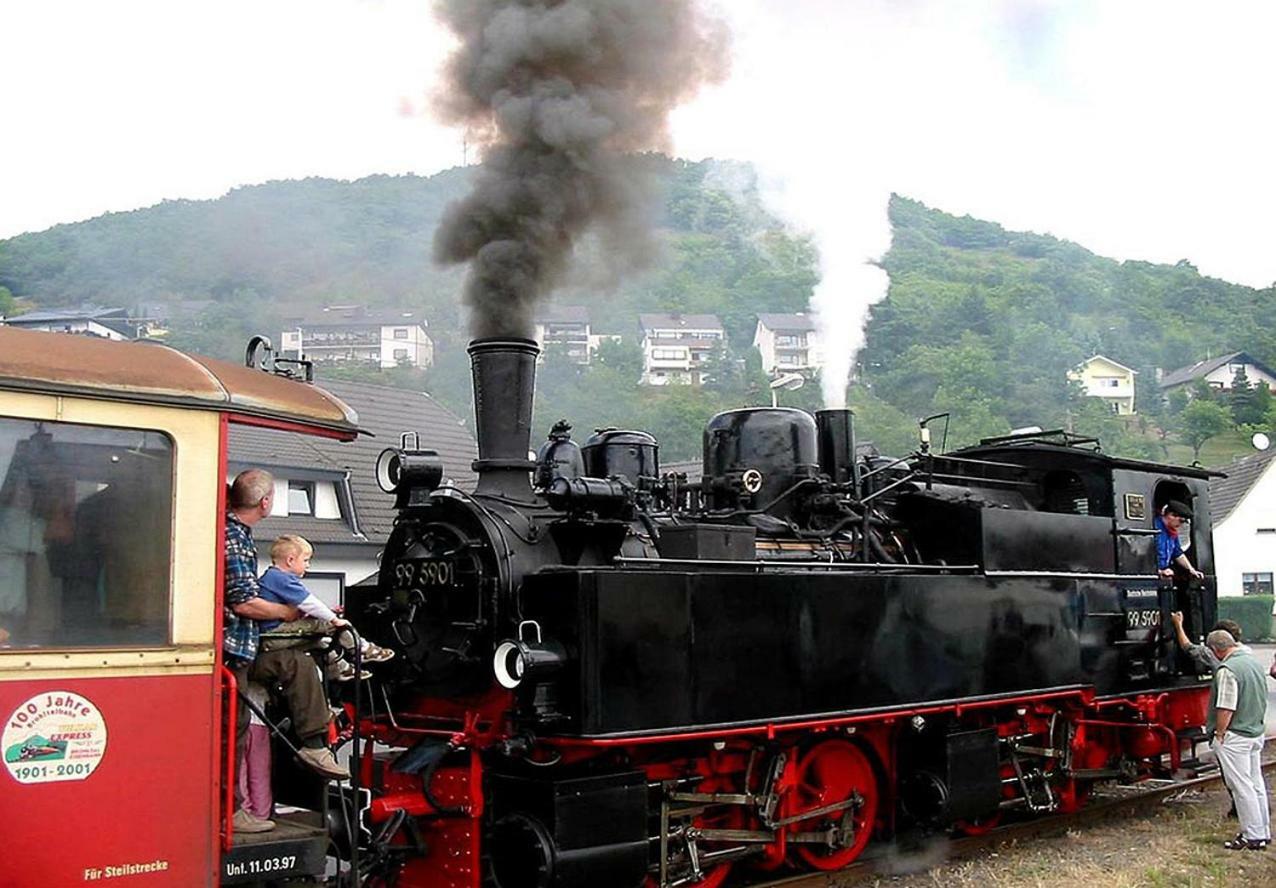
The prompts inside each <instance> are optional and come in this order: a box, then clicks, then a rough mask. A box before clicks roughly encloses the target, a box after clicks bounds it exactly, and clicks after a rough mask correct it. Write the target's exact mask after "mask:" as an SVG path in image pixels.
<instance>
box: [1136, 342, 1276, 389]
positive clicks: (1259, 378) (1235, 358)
mask: <svg viewBox="0 0 1276 888" xmlns="http://www.w3.org/2000/svg"><path fill="white" fill-rule="evenodd" d="M1241 368H1244V370H1245V376H1246V377H1247V378H1248V379H1249V384H1250V385H1252V386H1253V385H1258V384H1259V383H1260V382H1265V383H1267V387H1268V388H1270V389H1273V390H1276V370H1273V369H1272V368H1270V367H1268V366H1267V365H1266V364H1264V363H1262V362H1261V361H1258V360H1255V359H1254V358H1253V357H1251V356H1250V355H1249V354H1247V353H1246V352H1232V353H1231V354H1227V355H1223V356H1221V357H1217V358H1207V359H1205V360H1204V361H1197V362H1196V363H1195V364H1192V365H1190V366H1188V367H1180V368H1179V369H1177V370H1174V371H1172V372H1170V373H1165V374H1163V375H1162V376H1161V378H1160V381H1159V385H1160V386H1161V394H1163V395H1168V394H1169V393H1170V392H1171V391H1173V390H1174V389H1176V388H1181V387H1182V386H1185V385H1191V384H1192V383H1194V382H1196V381H1197V380H1204V382H1205V383H1206V384H1207V385H1209V386H1210V387H1211V388H1216V389H1221V390H1224V391H1227V390H1230V389H1231V387H1232V380H1233V379H1234V378H1235V377H1236V372H1237V371H1238V370H1240V369H1241Z"/></svg>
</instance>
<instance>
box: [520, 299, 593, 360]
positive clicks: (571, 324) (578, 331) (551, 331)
mask: <svg viewBox="0 0 1276 888" xmlns="http://www.w3.org/2000/svg"><path fill="white" fill-rule="evenodd" d="M534 323H535V325H536V332H535V336H536V342H537V343H539V345H540V347H541V350H542V353H543V352H544V349H545V347H546V346H547V345H548V346H559V347H561V348H564V349H566V351H567V356H568V357H569V358H571V359H572V360H573V361H575V362H576V363H577V364H588V363H589V362H590V360H591V359H592V358H593V354H594V351H595V349H597V348H598V345H597V342H596V340H595V337H594V335H593V331H592V329H591V328H590V324H589V309H587V308H585V306H583V305H551V306H546V307H545V308H543V309H541V311H540V313H539V314H537V316H536V318H535V321H534Z"/></svg>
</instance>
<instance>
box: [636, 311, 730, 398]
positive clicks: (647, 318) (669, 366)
mask: <svg viewBox="0 0 1276 888" xmlns="http://www.w3.org/2000/svg"><path fill="white" fill-rule="evenodd" d="M638 326H639V327H640V329H641V330H642V356H643V363H642V381H643V382H644V383H645V384H647V385H668V384H669V383H671V382H672V383H690V384H692V385H699V384H700V383H701V382H703V381H704V373H705V366H706V364H707V363H708V361H709V357H710V356H711V355H712V354H713V351H714V350H715V349H718V348H722V347H723V346H724V345H725V344H726V337H727V334H726V330H725V329H724V328H723V326H722V322H721V321H720V320H718V316H717V315H711V314H642V315H639V316H638Z"/></svg>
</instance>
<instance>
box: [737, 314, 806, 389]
mask: <svg viewBox="0 0 1276 888" xmlns="http://www.w3.org/2000/svg"><path fill="white" fill-rule="evenodd" d="M753 345H754V346H755V347H756V348H757V350H758V352H759V353H760V354H761V355H762V369H763V370H764V371H765V372H766V373H767V374H768V375H770V376H777V375H779V374H781V373H812V372H814V371H816V370H818V369H819V368H820V365H821V364H822V363H823V359H822V356H821V354H820V341H819V332H818V331H817V330H816V329H815V318H814V317H812V316H811V315H808V314H804V313H802V312H798V313H796V314H770V313H766V312H763V313H760V314H759V315H758V324H757V327H756V328H755V329H754V331H753Z"/></svg>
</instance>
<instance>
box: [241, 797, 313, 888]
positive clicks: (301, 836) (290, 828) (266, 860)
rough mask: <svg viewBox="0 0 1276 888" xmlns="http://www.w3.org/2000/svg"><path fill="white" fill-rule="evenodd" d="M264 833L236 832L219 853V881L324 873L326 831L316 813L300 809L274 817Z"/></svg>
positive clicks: (255, 879) (280, 877) (254, 879)
mask: <svg viewBox="0 0 1276 888" xmlns="http://www.w3.org/2000/svg"><path fill="white" fill-rule="evenodd" d="M274 821H275V828H274V829H272V830H271V831H270V832H264V833H236V834H235V842H234V845H233V846H232V847H231V849H230V850H229V851H227V852H225V853H224V854H223V855H222V866H221V876H222V878H221V884H223V885H234V884H239V883H242V882H259V881H261V880H263V879H272V880H274V879H290V878H296V877H299V876H318V875H323V872H324V865H325V862H326V861H325V853H326V851H327V846H328V832H327V830H326V829H325V828H324V826H323V823H322V819H321V817H320V815H319V814H317V813H315V812H313V811H300V812H296V813H291V814H280V815H278V816H276V817H275V818H274Z"/></svg>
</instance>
